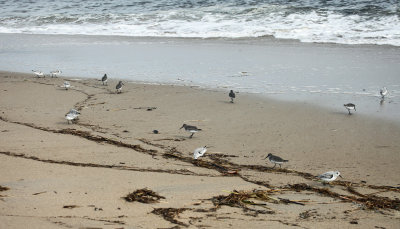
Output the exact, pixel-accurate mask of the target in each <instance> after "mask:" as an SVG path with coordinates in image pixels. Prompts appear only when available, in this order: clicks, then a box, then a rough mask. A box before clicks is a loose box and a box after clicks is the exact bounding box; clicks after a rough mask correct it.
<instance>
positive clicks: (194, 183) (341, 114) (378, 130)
mask: <svg viewBox="0 0 400 229" xmlns="http://www.w3.org/2000/svg"><path fill="white" fill-rule="evenodd" d="M68 80H69V81H70V82H71V85H72V86H73V87H72V88H71V89H70V90H65V89H64V88H62V87H61V85H62V84H63V81H64V77H60V78H48V77H46V78H44V79H43V78H40V79H37V78H34V77H33V75H32V74H21V73H11V72H0V92H1V96H0V107H1V114H0V119H1V120H0V123H1V125H0V146H1V147H0V148H1V150H0V151H1V152H0V158H1V160H0V163H1V164H0V186H1V187H4V188H5V189H6V188H8V190H3V191H0V200H1V201H0V203H1V204H0V227H1V228H21V227H26V225H30V226H31V227H32V228H48V227H51V228H58V227H59V228H65V227H69V228H172V227H179V228H186V227H188V228H206V227H211V228H222V227H228V228H243V227H249V228H265V227H266V226H267V227H268V226H270V227H273V228H287V227H291V226H293V227H301V228H322V227H323V228H337V227H344V228H349V227H355V228H395V227H396V226H398V224H399V220H400V214H399V212H400V201H399V199H398V198H399V197H400V188H399V186H400V180H399V178H398V174H400V169H399V166H398V165H399V162H400V155H399V152H400V142H399V141H398V139H400V127H399V126H398V124H396V123H392V122H389V121H382V120H379V119H374V118H369V117H365V116H363V115H359V114H357V112H355V113H354V114H353V115H347V111H346V110H345V109H344V108H342V109H338V110H336V111H332V110H326V109H320V108H318V107H313V106H310V105H305V104H299V103H289V102H279V101H275V100H271V99H265V98H260V97H256V96H254V95H248V94H244V93H239V94H237V99H236V100H235V103H233V104H232V103H230V102H229V98H228V92H227V91H217V90H205V89H200V88H197V87H183V86H165V85H146V84H135V83H130V82H125V86H124V88H123V91H122V93H121V94H116V93H115V85H116V83H117V80H113V79H112V80H110V81H109V82H108V86H103V85H102V83H101V82H100V81H98V80H94V79H77V78H75V77H72V78H69V79H68ZM70 108H76V109H78V110H80V112H81V115H80V117H79V120H78V121H77V122H76V123H74V124H67V121H66V120H65V119H64V116H65V114H66V112H68V110H69V109H70ZM148 108H153V109H150V110H149V109H148ZM183 123H186V124H189V125H195V126H197V127H199V128H201V129H202V131H201V132H198V133H196V134H194V136H193V138H189V135H190V134H189V133H187V132H185V131H184V130H182V129H181V130H180V129H179V128H180V127H181V126H182V124H183ZM155 129H157V130H158V131H159V134H153V133H152V131H153V130H155ZM204 145H207V146H212V147H211V148H209V150H208V151H207V153H206V154H205V156H203V157H201V158H200V159H199V160H193V159H192V152H193V150H194V149H195V148H198V147H201V146H204ZM268 153H272V154H275V155H278V156H281V157H282V158H284V159H288V160H289V162H288V163H285V164H284V165H283V166H282V168H281V169H280V168H279V166H277V167H276V168H274V169H272V168H271V167H272V166H273V164H271V163H270V162H269V161H267V160H264V158H265V157H266V155H267V154H268ZM330 170H339V171H340V172H341V174H342V176H343V179H341V178H338V180H337V181H335V182H333V183H331V185H323V184H321V183H320V182H318V180H317V179H316V178H315V176H316V175H318V174H321V173H323V172H326V171H330ZM143 188H148V189H150V190H152V191H154V192H156V193H157V194H159V195H160V196H163V197H165V199H160V201H159V202H158V203H140V202H127V201H126V200H125V199H123V197H125V196H127V195H128V194H129V193H132V192H134V191H135V190H140V189H143ZM254 190H258V192H261V193H263V194H262V195H259V194H255V193H253V191H254ZM256 193H257V192H256ZM249 197H251V198H250V199H248V198H249ZM236 199H238V200H239V201H236V202H235V200H236Z"/></svg>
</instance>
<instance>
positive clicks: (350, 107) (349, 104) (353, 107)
mask: <svg viewBox="0 0 400 229" xmlns="http://www.w3.org/2000/svg"><path fill="white" fill-rule="evenodd" d="M343 106H344V107H345V108H346V109H347V111H348V112H349V115H351V112H350V110H354V111H356V105H355V104H352V103H347V104H343Z"/></svg>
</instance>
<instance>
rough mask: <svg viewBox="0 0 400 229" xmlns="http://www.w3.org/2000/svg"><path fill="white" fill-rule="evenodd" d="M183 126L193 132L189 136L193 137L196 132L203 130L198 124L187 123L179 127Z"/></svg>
mask: <svg viewBox="0 0 400 229" xmlns="http://www.w3.org/2000/svg"><path fill="white" fill-rule="evenodd" d="M182 128H185V130H186V131H187V132H190V133H192V135H190V137H189V138H192V137H193V134H194V133H196V132H199V131H201V129H199V128H197V127H196V126H189V125H186V124H183V125H182V127H181V128H179V129H182Z"/></svg>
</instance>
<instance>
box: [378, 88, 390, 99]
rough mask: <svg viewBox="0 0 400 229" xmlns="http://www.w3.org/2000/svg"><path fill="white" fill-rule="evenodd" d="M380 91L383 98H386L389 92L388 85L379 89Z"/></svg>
mask: <svg viewBox="0 0 400 229" xmlns="http://www.w3.org/2000/svg"><path fill="white" fill-rule="evenodd" d="M379 93H380V94H381V96H382V99H384V98H385V96H386V95H387V94H388V93H389V92H388V90H387V88H386V87H383V88H382V89H381V90H380V91H379Z"/></svg>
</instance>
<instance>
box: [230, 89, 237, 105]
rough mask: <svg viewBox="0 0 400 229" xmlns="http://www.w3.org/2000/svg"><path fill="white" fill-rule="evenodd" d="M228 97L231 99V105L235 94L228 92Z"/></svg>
mask: <svg viewBox="0 0 400 229" xmlns="http://www.w3.org/2000/svg"><path fill="white" fill-rule="evenodd" d="M229 97H230V98H231V103H233V99H234V98H235V97H236V95H235V92H233V90H231V91H230V92H229Z"/></svg>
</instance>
